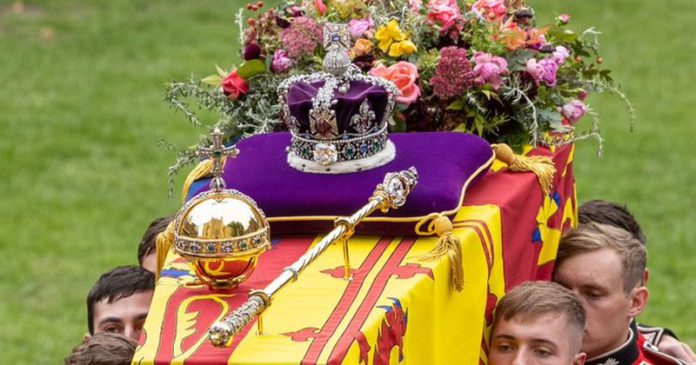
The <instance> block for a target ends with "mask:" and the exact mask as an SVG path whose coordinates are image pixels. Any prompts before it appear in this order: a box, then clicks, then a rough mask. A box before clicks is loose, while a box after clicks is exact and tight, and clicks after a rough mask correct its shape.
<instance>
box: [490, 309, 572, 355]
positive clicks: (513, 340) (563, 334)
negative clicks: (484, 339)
mask: <svg viewBox="0 0 696 365" xmlns="http://www.w3.org/2000/svg"><path fill="white" fill-rule="evenodd" d="M566 322H567V321H566V318H565V316H563V315H558V314H551V313H549V314H544V315H541V316H539V317H537V318H534V319H530V320H526V321H518V320H516V318H511V319H510V320H509V321H506V320H504V319H502V318H501V319H499V320H498V322H497V323H496V325H495V328H494V329H493V333H492V334H491V350H490V353H489V355H488V364H489V365H547V364H548V365H582V364H583V363H584V362H585V354H583V353H580V354H577V353H576V352H577V343H576V344H575V346H573V345H572V341H573V340H575V341H579V339H578V338H573V334H572V333H571V331H569V330H568V328H567V326H566ZM576 336H577V335H576Z"/></svg>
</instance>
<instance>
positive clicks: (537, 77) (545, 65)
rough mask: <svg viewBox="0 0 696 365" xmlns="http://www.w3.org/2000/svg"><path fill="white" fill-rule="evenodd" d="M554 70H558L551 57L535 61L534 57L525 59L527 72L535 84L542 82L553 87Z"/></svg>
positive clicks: (554, 82)
mask: <svg viewBox="0 0 696 365" xmlns="http://www.w3.org/2000/svg"><path fill="white" fill-rule="evenodd" d="M556 71H558V64H557V63H556V61H554V60H553V59H550V58H547V59H543V60H541V61H537V60H536V59H535V58H530V59H529V60H527V72H528V73H529V74H530V75H531V76H532V78H533V79H534V82H536V84H537V85H539V84H541V83H542V82H543V83H545V84H546V85H548V86H549V87H555V86H556Z"/></svg>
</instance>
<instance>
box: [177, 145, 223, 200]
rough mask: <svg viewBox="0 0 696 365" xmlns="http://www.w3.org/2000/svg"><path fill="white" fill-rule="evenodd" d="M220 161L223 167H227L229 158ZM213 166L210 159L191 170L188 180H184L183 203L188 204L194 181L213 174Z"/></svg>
mask: <svg viewBox="0 0 696 365" xmlns="http://www.w3.org/2000/svg"><path fill="white" fill-rule="evenodd" d="M220 161H221V162H222V166H225V161H227V156H222V158H221V159H220ZM213 165H214V162H213V159H212V158H208V159H205V160H203V161H201V162H200V163H199V164H198V166H196V167H195V168H194V169H193V170H191V172H189V174H188V176H186V180H184V186H183V188H182V189H181V201H183V202H186V197H187V196H188V193H189V189H191V185H192V184H193V182H194V181H196V180H198V179H200V178H203V177H206V176H208V175H210V174H211V173H212V172H213Z"/></svg>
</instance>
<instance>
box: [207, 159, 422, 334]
mask: <svg viewBox="0 0 696 365" xmlns="http://www.w3.org/2000/svg"><path fill="white" fill-rule="evenodd" d="M417 183H418V172H417V171H416V168H415V167H410V168H409V169H408V170H403V171H399V172H390V173H387V174H386V175H385V176H384V181H383V182H382V183H381V184H379V185H377V187H376V188H375V191H374V192H373V193H372V196H371V197H370V199H369V202H368V203H367V204H365V205H364V206H363V207H362V208H360V209H358V211H356V212H355V213H353V215H351V216H350V217H342V218H338V219H336V221H335V228H334V229H333V230H331V232H329V233H328V234H327V235H326V236H325V237H324V238H323V239H322V240H321V241H319V243H317V244H316V245H315V246H314V247H313V248H312V249H311V250H309V251H307V252H306V253H305V254H304V255H302V257H300V258H299V259H298V260H297V261H295V262H294V263H293V264H292V265H290V266H288V267H286V268H285V269H283V272H282V273H281V274H280V275H279V276H278V277H277V278H275V279H274V280H273V281H272V282H271V283H270V284H268V285H267V286H266V287H265V288H264V289H263V290H255V291H252V292H251V293H250V294H249V298H248V299H247V301H246V302H244V304H242V306H241V307H239V308H237V309H236V310H235V311H234V312H232V314H230V315H229V316H227V317H225V318H224V319H223V320H221V321H218V322H215V323H214V324H213V325H212V326H211V328H210V330H209V331H208V339H209V340H210V342H211V343H212V344H213V345H215V346H217V347H227V346H230V345H231V344H232V339H233V338H234V336H235V335H236V334H238V333H239V332H240V331H241V330H242V329H243V328H244V327H246V325H248V324H249V323H251V322H252V321H253V320H254V318H255V317H259V322H258V326H259V332H262V331H263V329H262V327H263V324H262V323H263V322H262V319H261V314H262V313H263V311H264V310H266V308H268V306H269V305H270V304H271V300H272V298H273V295H274V294H275V293H276V292H278V290H280V289H281V288H282V287H284V286H285V285H286V284H288V283H289V282H291V281H293V280H296V279H297V277H298V275H299V273H300V272H301V271H302V270H304V269H305V268H306V267H307V265H309V264H310V263H312V261H314V260H315V259H316V258H317V256H319V255H320V254H321V253H322V252H324V251H325V250H326V248H327V247H329V245H331V244H332V243H334V242H336V241H338V240H342V241H343V253H344V265H345V272H346V278H349V272H350V264H349V261H348V252H347V251H348V250H347V247H348V246H347V241H348V238H350V237H351V236H352V235H353V233H354V232H355V226H356V225H357V224H358V223H360V222H361V221H362V220H363V219H364V218H365V217H367V216H369V215H370V214H372V213H373V212H374V211H376V210H377V209H379V210H380V211H381V212H382V213H386V212H388V211H389V209H397V208H399V207H401V206H402V205H404V203H405V202H406V197H407V196H408V194H409V193H410V192H411V190H413V188H414V187H415V185H416V184H417Z"/></svg>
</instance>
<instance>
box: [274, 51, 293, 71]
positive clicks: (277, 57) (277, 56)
mask: <svg viewBox="0 0 696 365" xmlns="http://www.w3.org/2000/svg"><path fill="white" fill-rule="evenodd" d="M294 65H295V62H293V60H292V58H290V57H288V53H287V52H285V51H284V50H282V49H277V50H276V51H275V53H274V54H273V60H272V61H271V71H273V72H275V73H283V72H287V71H288V70H289V69H291V68H292V66H294Z"/></svg>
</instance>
